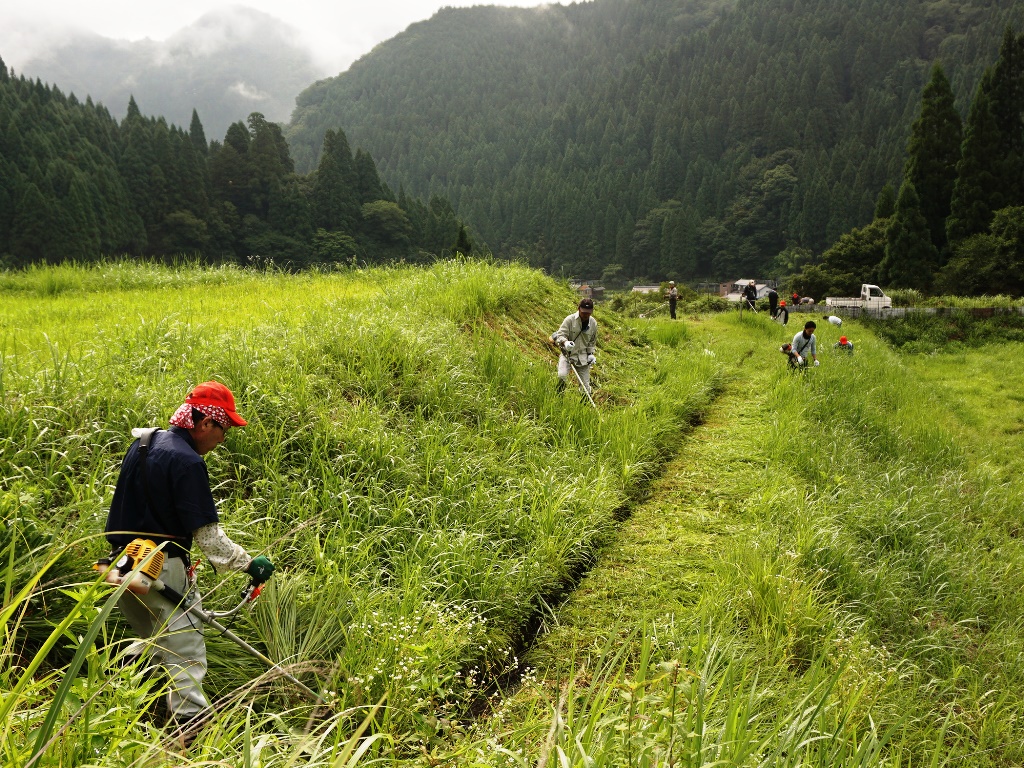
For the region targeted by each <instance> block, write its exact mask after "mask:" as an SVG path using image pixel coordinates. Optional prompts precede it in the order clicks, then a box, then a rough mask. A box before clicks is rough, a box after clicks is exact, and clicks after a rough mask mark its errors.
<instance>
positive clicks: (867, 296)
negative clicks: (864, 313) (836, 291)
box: [825, 283, 892, 309]
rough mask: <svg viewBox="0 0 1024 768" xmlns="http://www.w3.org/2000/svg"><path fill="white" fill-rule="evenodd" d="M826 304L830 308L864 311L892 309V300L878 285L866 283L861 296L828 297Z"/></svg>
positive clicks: (862, 287)
mask: <svg viewBox="0 0 1024 768" xmlns="http://www.w3.org/2000/svg"><path fill="white" fill-rule="evenodd" d="M825 304H827V305H828V306H830V307H862V308H864V309H892V299H890V298H889V297H888V296H886V295H885V294H884V293H882V289H881V288H879V287H878V286H877V285H870V284H869V283H864V284H863V285H862V286H861V287H860V296H851V297H849V298H845V297H844V298H835V297H832V296H828V297H826V298H825Z"/></svg>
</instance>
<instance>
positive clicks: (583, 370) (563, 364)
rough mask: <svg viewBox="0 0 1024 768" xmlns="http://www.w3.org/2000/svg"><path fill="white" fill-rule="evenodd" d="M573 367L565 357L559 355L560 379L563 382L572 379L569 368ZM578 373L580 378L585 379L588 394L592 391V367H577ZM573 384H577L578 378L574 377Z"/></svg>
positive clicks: (584, 383)
mask: <svg viewBox="0 0 1024 768" xmlns="http://www.w3.org/2000/svg"><path fill="white" fill-rule="evenodd" d="M570 365H573V364H572V363H570V362H569V361H568V360H566V358H565V355H559V357H558V378H560V379H561V380H562V381H565V380H566V379H568V378H570V375H571V374H572V371H570V370H569V366H570ZM573 367H575V368H576V371H577V372H578V373H579V375H580V378H581V379H583V386H585V387H586V388H587V392H589V391H590V366H589V365H575V366H573ZM572 380H573V383H575V382H576V377H575V376H572Z"/></svg>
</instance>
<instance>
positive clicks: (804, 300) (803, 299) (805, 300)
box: [800, 296, 814, 306]
mask: <svg viewBox="0 0 1024 768" xmlns="http://www.w3.org/2000/svg"><path fill="white" fill-rule="evenodd" d="M800 303H801V304H810V305H812V306H813V305H814V299H812V298H811V297H810V296H801V297H800Z"/></svg>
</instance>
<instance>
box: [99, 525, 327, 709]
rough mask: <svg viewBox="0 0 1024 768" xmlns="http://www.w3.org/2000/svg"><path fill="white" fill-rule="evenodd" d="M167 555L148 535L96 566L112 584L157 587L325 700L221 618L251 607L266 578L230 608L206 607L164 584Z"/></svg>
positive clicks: (144, 588)
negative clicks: (123, 582) (122, 583)
mask: <svg viewBox="0 0 1024 768" xmlns="http://www.w3.org/2000/svg"><path fill="white" fill-rule="evenodd" d="M165 557H166V556H165V555H164V553H163V552H162V551H160V549H159V548H158V546H157V544H156V542H153V541H150V540H149V539H135V540H133V541H132V542H130V543H129V544H128V546H127V547H125V550H124V554H123V555H122V556H121V558H120V559H118V560H117V562H116V563H114V564H113V566H112V567H111V560H112V558H101V559H100V560H98V561H97V563H96V565H95V566H94V568H96V570H103V571H105V572H106V580H107V581H108V582H110V583H111V584H120V583H121V581H122V580H123V579H125V578H130V579H131V581H130V582H129V583H128V589H129V591H131V592H134V593H135V594H139V595H144V594H146V593H148V592H149V591H150V590H151V589H152V590H154V591H155V592H157V593H159V594H160V595H161V596H162V597H164V598H166V599H168V600H170V601H171V602H172V603H174V604H175V605H177V606H178V607H180V608H181V610H182V612H183V613H185V614H186V615H188V616H195V617H196V618H197V619H199V621H201V622H202V623H203V624H206V625H207V626H208V627H210V628H212V629H215V630H216V631H217V632H219V633H220V634H222V635H223V636H224V637H226V638H228V640H231V641H232V642H233V643H235V644H236V645H237V646H238V647H239V648H241V649H242V650H243V651H245V652H246V653H248V654H250V655H252V656H255V657H256V658H257V659H259V660H260V661H262V662H263V663H264V664H266V665H267V666H268V667H270V668H271V669H273V670H274V671H276V672H278V673H279V674H280V675H281V676H282V677H283V678H284V679H285V680H287V681H288V682H290V683H292V684H293V685H295V686H296V687H297V688H299V689H300V690H302V691H303V692H304V693H306V694H308V695H309V696H311V697H313V699H315V700H316V703H317V704H320V703H322V697H321V696H320V694H319V693H317V692H316V691H314V690H313V689H312V688H310V687H309V686H307V685H306V684H305V683H303V682H302V681H301V680H299V679H298V678H297V677H295V676H294V675H292V674H290V673H288V672H286V671H285V670H284V669H283V668H282V667H281V666H280V665H279V664H277V662H275V661H273V660H272V659H271V658H270V657H268V656H266V655H265V654H264V653H262V652H261V651H259V650H258V649H257V648H254V647H253V646H252V645H250V644H249V643H247V642H245V640H243V639H242V638H240V637H239V636H238V635H236V634H235V633H234V632H232V631H231V630H230V629H228V628H227V627H225V626H224V625H223V624H221V623H220V621H219V620H220V619H227V618H230V617H232V616H234V615H236V614H237V613H238V612H239V611H241V610H242V608H243V607H245V606H248V607H249V608H250V609H251V608H252V606H253V603H254V602H255V601H256V598H257V597H259V596H260V592H262V591H263V585H264V584H265V583H266V582H259V581H256V580H255V579H253V580H252V581H251V582H250V583H249V586H248V587H246V588H245V589H244V590H242V600H241V602H240V603H239V604H238V605H236V606H235V607H234V608H232V609H231V610H229V611H204V610H203V609H201V608H199V607H198V605H197V604H195V603H189V601H188V599H187V598H186V597H185V595H182V594H180V593H179V592H178V591H177V590H175V589H172V588H171V587H169V586H167V585H166V584H164V582H163V580H162V579H160V572H161V571H162V570H163V566H164V559H165ZM197 564H198V563H196V564H193V565H192V567H191V568H190V569H189V573H190V575H191V573H192V572H194V571H195V567H196V565H197Z"/></svg>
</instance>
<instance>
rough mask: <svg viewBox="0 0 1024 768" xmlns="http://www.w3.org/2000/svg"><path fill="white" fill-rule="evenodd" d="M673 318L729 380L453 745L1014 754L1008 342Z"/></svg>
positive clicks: (632, 753) (1019, 732) (990, 759)
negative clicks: (490, 705) (799, 365)
mask: <svg viewBox="0 0 1024 768" xmlns="http://www.w3.org/2000/svg"><path fill="white" fill-rule="evenodd" d="M689 322H690V323H691V326H692V327H691V331H690V334H691V335H693V336H703V337H705V338H707V339H710V340H713V343H712V347H711V348H712V349H714V350H715V351H716V354H717V356H718V359H719V360H722V361H723V362H725V363H726V364H727V366H728V368H729V369H730V370H732V371H733V372H734V374H735V376H734V379H733V382H732V384H731V385H730V387H729V388H728V390H727V392H726V394H725V396H724V397H723V398H721V399H720V400H719V401H718V402H717V403H716V404H715V406H714V407H713V408H712V409H711V411H710V412H709V414H708V417H707V421H706V422H705V423H704V424H703V425H701V426H700V427H698V428H697V429H696V430H695V432H694V433H693V434H692V435H690V436H687V437H685V438H683V441H684V446H683V449H682V451H681V452H680V454H679V455H678V456H677V458H676V459H675V460H674V461H673V462H671V463H670V464H669V465H668V466H667V467H666V472H665V474H664V476H663V477H661V478H660V479H659V480H658V481H657V482H656V484H655V486H654V488H653V491H652V496H651V498H650V500H648V501H647V502H646V503H644V504H643V505H642V506H640V507H639V508H638V509H637V510H636V511H635V513H634V515H633V516H632V517H631V518H630V520H629V521H627V522H626V524H625V525H624V526H623V528H622V530H620V532H619V534H618V535H617V537H616V539H615V540H614V541H613V542H612V543H611V544H610V545H609V546H608V547H607V548H606V549H605V550H603V551H602V553H601V555H600V556H599V559H598V564H597V566H596V567H595V568H594V569H593V570H592V571H591V572H590V573H589V575H588V577H587V578H586V579H585V580H584V582H583V583H582V584H581V586H580V588H579V589H578V590H577V591H576V593H575V594H574V595H573V597H572V598H571V599H570V601H569V603H568V604H567V605H566V606H565V607H564V608H563V609H562V610H561V611H559V613H558V615H557V617H553V619H552V623H553V625H554V626H553V629H552V632H551V633H550V634H549V635H548V636H547V637H545V638H544V639H543V640H542V642H541V643H540V644H539V645H538V647H537V648H535V649H534V650H533V652H532V653H531V654H530V655H529V657H528V659H527V661H528V662H529V663H530V664H532V665H533V666H534V668H535V670H534V672H533V673H532V674H531V675H530V677H531V680H530V681H528V683H527V684H526V685H524V686H523V687H522V688H521V689H520V690H518V691H517V692H516V694H515V695H514V696H512V697H510V698H509V699H507V700H506V701H505V702H504V704H503V706H502V707H501V709H499V710H498V712H497V713H496V715H495V716H494V717H492V718H491V719H490V720H489V721H488V722H487V723H486V724H483V725H482V726H481V727H480V728H479V729H478V731H476V732H475V733H474V734H473V737H472V738H470V739H467V740H466V741H465V742H463V744H462V745H461V747H462V749H463V750H464V755H465V758H464V759H463V761H462V764H470V763H471V762H472V763H473V764H478V765H538V766H540V765H551V766H554V765H572V766H588V767H596V766H625V765H630V766H632V765H638V766H640V765H643V766H654V765H678V766H703V765H737V766H741V765H742V766H761V765H764V766H798V765H799V766H804V765H807V766H840V765H842V766H854V765H856V766H874V765H892V766H908V765H910V766H913V765H932V766H934V765H957V766H959V765H971V766H1012V765H1020V764H1021V761H1022V760H1024V725H1022V722H1024V718H1022V715H1024V665H1022V663H1021V660H1022V659H1024V654H1022V651H1024V590H1022V587H1024V573H1022V568H1021V565H1022V564H1024V551H1022V547H1021V543H1020V533H1021V512H1022V497H1021V486H1020V483H1019V476H1020V467H1021V462H1022V460H1021V458H1020V457H1021V455H1022V448H1024V446H1022V438H1021V435H1022V433H1024V407H1022V405H1021V403H1022V401H1024V398H1022V397H1021V396H1020V394H1019V393H1018V392H1017V388H1016V386H1015V385H1014V381H1015V380H1016V376H1015V373H1016V370H1017V369H1019V366H1020V361H1021V358H1022V356H1024V355H1022V351H1024V350H1022V348H1021V347H1020V345H1017V344H1008V345H1007V344H1003V345H993V346H991V347H986V348H982V349H978V350H974V351H970V352H966V353H965V352H958V353H955V354H951V355H941V354H940V355H935V356H928V357H925V356H912V357H900V356H898V355H896V354H894V353H892V352H891V351H890V350H889V349H888V348H887V347H886V346H885V345H884V344H883V343H881V342H880V341H879V340H877V339H876V338H875V337H874V336H873V335H872V334H871V333H870V332H868V331H866V330H865V329H864V328H862V327H858V326H857V325H856V324H852V323H848V324H846V325H845V326H844V328H843V332H845V333H846V334H848V335H849V336H850V337H851V338H852V339H854V341H855V342H856V343H857V354H856V356H855V357H852V358H848V357H845V356H839V355H836V354H833V353H832V352H831V344H832V343H833V342H834V341H835V338H836V337H838V335H839V331H838V330H836V329H833V328H829V327H827V326H826V327H825V328H823V329H820V335H821V337H822V340H823V341H824V342H826V343H825V344H824V347H825V348H824V350H823V353H822V355H821V357H822V359H823V365H822V367H821V368H819V369H817V370H813V371H809V372H807V373H806V374H804V375H791V374H789V373H788V372H787V371H785V369H784V366H783V361H782V359H781V355H779V354H778V353H777V352H776V351H775V349H776V347H777V344H778V343H779V341H780V340H781V338H782V337H783V331H781V330H779V329H776V328H773V327H771V326H770V325H769V324H767V323H766V322H762V319H761V318H747V321H746V322H745V323H744V322H741V321H739V320H738V318H737V316H736V315H723V316H717V317H713V318H708V317H705V318H701V319H696V318H691V319H690V321H689ZM789 331H790V332H793V331H794V329H793V328H792V327H791V328H790V329H789ZM532 678H535V681H533V680H532ZM470 758H471V759H470Z"/></svg>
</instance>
